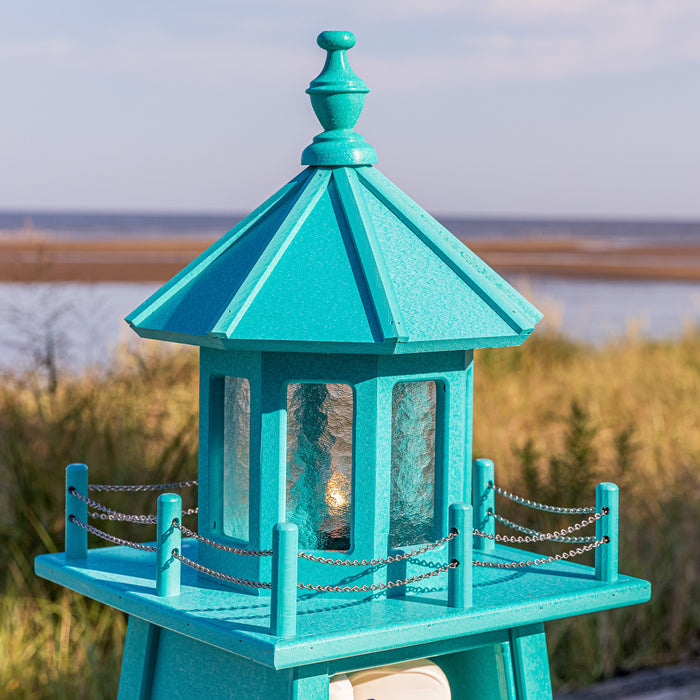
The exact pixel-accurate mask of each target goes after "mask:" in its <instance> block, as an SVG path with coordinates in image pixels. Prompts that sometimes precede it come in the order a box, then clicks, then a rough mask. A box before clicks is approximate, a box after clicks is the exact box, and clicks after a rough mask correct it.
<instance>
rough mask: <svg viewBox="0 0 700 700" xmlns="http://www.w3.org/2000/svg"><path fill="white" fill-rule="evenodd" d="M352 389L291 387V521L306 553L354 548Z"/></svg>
mask: <svg viewBox="0 0 700 700" xmlns="http://www.w3.org/2000/svg"><path fill="white" fill-rule="evenodd" d="M352 415H353V396H352V389H351V388H350V387H349V386H347V385H346V384H290V385H289V386H288V387H287V517H288V518H289V520H290V521H291V522H293V523H296V524H297V526H298V527H299V546H300V547H301V548H302V549H326V550H329V549H330V550H340V551H347V550H348V549H350V520H351V513H352V510H351V494H352Z"/></svg>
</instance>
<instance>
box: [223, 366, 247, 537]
mask: <svg viewBox="0 0 700 700" xmlns="http://www.w3.org/2000/svg"><path fill="white" fill-rule="evenodd" d="M249 455H250V384H249V383H248V380H247V379H239V378H238V377H226V378H225V380H224V534H226V535H229V536H230V537H235V538H237V539H240V540H243V541H245V542H247V541H248V538H249V531H248V514H249V501H248V495H249V494H248V491H249V471H250V465H249Z"/></svg>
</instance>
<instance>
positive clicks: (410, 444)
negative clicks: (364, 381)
mask: <svg viewBox="0 0 700 700" xmlns="http://www.w3.org/2000/svg"><path fill="white" fill-rule="evenodd" d="M391 412H392V421H391V513H390V522H389V544H390V546H391V547H405V546H407V545H412V544H417V543H420V542H428V541H430V540H432V539H434V531H435V416H436V410H435V382H400V383H398V384H396V385H395V386H394V391H393V396H392V411H391Z"/></svg>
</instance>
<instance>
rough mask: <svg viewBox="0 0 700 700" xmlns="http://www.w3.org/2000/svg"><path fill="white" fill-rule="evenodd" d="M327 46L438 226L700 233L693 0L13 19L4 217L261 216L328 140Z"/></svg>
mask: <svg viewBox="0 0 700 700" xmlns="http://www.w3.org/2000/svg"><path fill="white" fill-rule="evenodd" d="M324 29H345V30H350V31H352V32H354V33H355V35H356V37H357V45H356V46H355V48H354V49H352V50H351V51H350V52H349V58H350V62H351V64H352V66H353V69H354V70H355V72H356V73H357V74H358V75H360V76H361V77H362V78H363V79H364V80H365V82H366V83H367V85H368V87H369V88H370V93H369V95H368V96H367V101H366V104H365V109H364V112H363V114H362V116H361V117H360V121H359V122H358V125H357V127H356V129H357V131H359V132H360V133H362V134H363V135H364V136H365V138H366V139H367V141H368V142H369V143H371V144H372V145H373V146H374V147H375V148H376V150H377V153H378V156H379V163H378V165H377V167H378V168H379V169H380V170H381V171H382V172H383V173H384V174H385V175H387V176H388V177H390V178H391V179H392V180H393V181H394V182H395V183H396V184H397V185H398V186H399V187H401V188H402V189H404V190H405V191H406V192H407V193H408V194H409V195H410V196H411V197H413V198H414V199H415V200H416V201H418V202H419V203H420V204H421V205H422V206H423V207H424V208H426V209H428V210H429V211H431V212H433V213H436V214H441V215H460V216H475V217H479V216H493V217H547V218H561V217H564V218H568V217H575V218H589V219H596V218H613V219H614V218H632V219H691V220H697V219H700V127H699V125H700V2H698V0H480V1H477V0H473V1H469V0H403V1H401V0H374V1H372V2H370V1H369V0H353V2H345V3H340V2H333V1H332V0H322V1H318V0H295V1H287V2H285V1H284V0H239V1H235V0H197V1H196V2H194V1H193V0H148V1H147V2H144V0H120V1H119V2H105V1H104V0H103V1H102V2H94V0H92V1H90V2H87V1H85V2H79V1H77V0H61V1H60V2H56V0H25V1H24V2H5V3H2V6H1V7H0V87H1V89H2V102H1V104H2V115H1V117H0V119H1V122H0V123H2V129H0V164H1V167H0V209H4V210H29V211H37V210H67V211H76V210H90V211H94V210H107V211H115V212H119V211H153V212H171V211H173V212H178V211H193V212H208V211H211V212H241V213H245V212H247V211H250V210H251V209H253V208H254V207H255V206H257V205H258V204H259V203H260V202H262V201H263V200H264V199H266V198H267V197H268V196H269V195H270V194H271V193H272V192H274V191H275V190H276V189H277V188H279V187H280V186H281V185H282V184H283V183H284V182H286V181H287V180H289V179H291V178H292V177H293V176H294V175H296V173H297V172H298V171H299V170H301V168H302V166H301V165H300V157H301V152H302V150H303V149H304V147H305V146H307V145H308V144H309V143H310V142H311V139H312V138H313V136H314V135H315V134H316V133H318V132H319V131H320V126H319V125H318V122H317V120H316V118H315V116H314V115H313V112H312V110H311V106H310V104H309V101H308V96H307V95H306V94H305V93H304V90H305V89H306V88H307V87H308V84H309V82H310V81H311V80H312V79H313V78H314V77H315V76H316V75H317V74H318V73H319V72H320V70H321V67H322V65H323V60H324V56H325V53H324V52H323V51H322V50H321V49H319V48H318V46H317V45H316V41H315V40H316V36H317V35H318V33H319V32H320V31H322V30H324Z"/></svg>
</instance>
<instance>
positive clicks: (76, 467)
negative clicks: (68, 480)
mask: <svg viewBox="0 0 700 700" xmlns="http://www.w3.org/2000/svg"><path fill="white" fill-rule="evenodd" d="M66 471H67V472H86V471H87V464H82V463H80V462H73V463H72V464H69V465H68V466H67V467H66Z"/></svg>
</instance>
